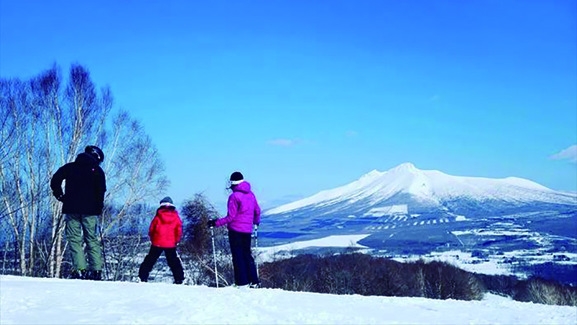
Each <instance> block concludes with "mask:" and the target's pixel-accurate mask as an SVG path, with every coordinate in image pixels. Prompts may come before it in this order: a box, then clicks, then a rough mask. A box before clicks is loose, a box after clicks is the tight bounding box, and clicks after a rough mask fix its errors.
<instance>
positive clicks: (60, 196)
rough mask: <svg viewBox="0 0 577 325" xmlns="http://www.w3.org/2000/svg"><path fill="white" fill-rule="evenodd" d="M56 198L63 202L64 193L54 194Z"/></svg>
mask: <svg viewBox="0 0 577 325" xmlns="http://www.w3.org/2000/svg"><path fill="white" fill-rule="evenodd" d="M56 199H57V200H58V201H60V202H64V194H60V195H58V196H56Z"/></svg>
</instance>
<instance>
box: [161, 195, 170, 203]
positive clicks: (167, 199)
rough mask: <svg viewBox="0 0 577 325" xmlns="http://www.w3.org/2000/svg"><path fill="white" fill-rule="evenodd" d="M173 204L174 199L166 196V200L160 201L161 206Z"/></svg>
mask: <svg viewBox="0 0 577 325" xmlns="http://www.w3.org/2000/svg"><path fill="white" fill-rule="evenodd" d="M166 203H168V204H173V202H172V199H171V198H170V196H166V197H165V198H164V199H162V200H160V205H162V204H166Z"/></svg>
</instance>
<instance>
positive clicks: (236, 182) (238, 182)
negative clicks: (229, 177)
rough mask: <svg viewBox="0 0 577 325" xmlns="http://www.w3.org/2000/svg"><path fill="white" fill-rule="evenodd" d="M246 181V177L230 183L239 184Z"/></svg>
mask: <svg viewBox="0 0 577 325" xmlns="http://www.w3.org/2000/svg"><path fill="white" fill-rule="evenodd" d="M242 182H244V179H241V180H238V181H230V185H238V184H240V183H242Z"/></svg>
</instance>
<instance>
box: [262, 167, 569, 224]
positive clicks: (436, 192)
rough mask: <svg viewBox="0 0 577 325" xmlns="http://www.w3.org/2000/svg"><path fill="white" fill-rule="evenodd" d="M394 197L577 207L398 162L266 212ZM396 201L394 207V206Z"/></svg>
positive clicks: (549, 195)
mask: <svg viewBox="0 0 577 325" xmlns="http://www.w3.org/2000/svg"><path fill="white" fill-rule="evenodd" d="M399 197H402V198H410V200H409V201H412V202H419V203H420V204H422V205H425V206H431V207H443V206H446V205H447V204H450V205H452V206H456V205H458V202H457V201H459V200H461V201H465V202H467V204H470V202H471V201H473V202H482V203H484V204H486V203H487V202H489V201H493V202H499V204H501V205H503V204H510V205H516V206H518V205H523V204H535V203H544V204H561V205H576V206H577V195H575V194H570V193H566V192H558V191H553V190H551V189H548V188H546V187H544V186H542V185H539V184H537V183H535V182H532V181H529V180H526V179H522V178H516V177H508V178H504V179H491V178H482V177H463V176H451V175H447V174H444V173H442V172H440V171H436V170H420V169H418V168H416V167H415V166H414V165H413V164H411V163H404V164H401V165H399V166H397V167H395V168H392V169H390V170H388V171H385V172H380V171H377V170H373V171H371V172H369V173H367V174H365V175H363V176H362V177H361V178H359V179H358V180H356V181H354V182H352V183H349V184H347V185H344V186H341V187H338V188H335V189H330V190H325V191H321V192H319V193H317V194H315V195H313V196H310V197H307V198H304V199H302V200H298V201H295V202H292V203H289V204H285V205H282V206H279V207H276V208H274V209H271V210H268V211H266V214H267V215H274V214H282V213H287V212H291V211H295V210H299V209H316V210H318V209H327V208H328V209H331V207H336V206H341V207H343V206H354V205H362V206H358V207H355V208H356V209H357V210H362V209H370V208H371V207H373V206H374V205H383V204H386V203H387V201H388V200H394V199H395V198H397V201H398V198H399ZM397 201H395V202H394V203H395V204H398V202H397ZM401 203H402V202H401ZM408 203H410V202H408ZM332 210H335V209H332Z"/></svg>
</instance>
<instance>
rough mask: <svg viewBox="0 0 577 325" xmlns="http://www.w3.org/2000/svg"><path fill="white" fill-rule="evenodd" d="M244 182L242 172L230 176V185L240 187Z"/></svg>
mask: <svg viewBox="0 0 577 325" xmlns="http://www.w3.org/2000/svg"><path fill="white" fill-rule="evenodd" d="M243 181H244V176H242V174H241V173H240V172H234V173H232V174H230V185H238V184H240V183H242V182H243Z"/></svg>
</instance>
